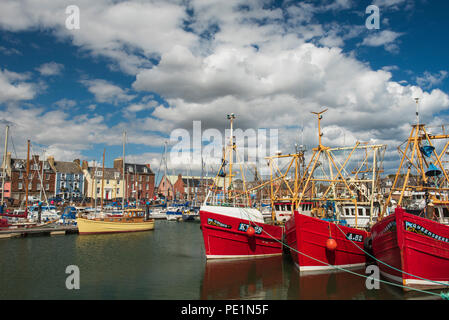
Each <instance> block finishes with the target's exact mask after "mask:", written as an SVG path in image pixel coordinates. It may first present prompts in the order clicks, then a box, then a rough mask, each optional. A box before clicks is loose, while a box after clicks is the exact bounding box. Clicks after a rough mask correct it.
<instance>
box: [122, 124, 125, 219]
mask: <svg viewBox="0 0 449 320" xmlns="http://www.w3.org/2000/svg"><path fill="white" fill-rule="evenodd" d="M125 139H126V132H125V130H123V162H122V171H123V177H122V184H123V188H122V190H123V197H122V213H124V212H125V194H124V192H125Z"/></svg>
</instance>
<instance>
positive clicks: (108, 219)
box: [76, 132, 154, 234]
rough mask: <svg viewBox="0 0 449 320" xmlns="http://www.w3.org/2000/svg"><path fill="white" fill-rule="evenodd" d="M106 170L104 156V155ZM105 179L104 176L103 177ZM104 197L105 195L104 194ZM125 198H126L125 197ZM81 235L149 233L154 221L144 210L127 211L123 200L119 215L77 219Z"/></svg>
mask: <svg viewBox="0 0 449 320" xmlns="http://www.w3.org/2000/svg"><path fill="white" fill-rule="evenodd" d="M103 168H104V154H103ZM122 170H123V175H124V173H125V132H123V167H122ZM102 176H103V177H102V179H104V174H103V175H102ZM122 188H123V189H122V190H125V179H124V178H123V177H122ZM102 197H103V194H102ZM123 198H124V197H123ZM76 222H77V225H78V232H79V234H99V233H122V232H138V231H149V230H153V229H154V219H153V218H150V217H149V215H148V213H147V214H145V212H144V210H143V209H127V210H125V202H124V199H122V211H121V212H119V213H117V212H113V213H108V212H100V214H98V213H97V212H96V211H95V213H94V214H92V215H83V216H79V217H78V218H77V219H76Z"/></svg>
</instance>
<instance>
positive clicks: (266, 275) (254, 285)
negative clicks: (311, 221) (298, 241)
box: [201, 256, 286, 300]
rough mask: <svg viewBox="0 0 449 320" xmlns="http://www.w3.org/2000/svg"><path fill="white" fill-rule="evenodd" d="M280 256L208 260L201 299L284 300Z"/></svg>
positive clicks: (282, 265)
mask: <svg viewBox="0 0 449 320" xmlns="http://www.w3.org/2000/svg"><path fill="white" fill-rule="evenodd" d="M283 269H284V260H283V257H282V256H274V257H265V258H254V259H249V260H248V259H226V260H207V261H206V266H205V270H204V277H203V282H202V285H201V299H210V300H215V299H220V300H221V299H285V287H286V286H285V283H284V281H285V279H284V272H283Z"/></svg>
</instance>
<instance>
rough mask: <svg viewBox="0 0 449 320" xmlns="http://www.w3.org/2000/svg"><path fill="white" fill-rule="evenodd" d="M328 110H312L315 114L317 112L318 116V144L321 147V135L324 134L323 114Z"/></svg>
mask: <svg viewBox="0 0 449 320" xmlns="http://www.w3.org/2000/svg"><path fill="white" fill-rule="evenodd" d="M326 111H327V109H324V110H323V111H321V112H312V113H313V114H316V115H317V116H318V144H319V147H320V148H321V147H322V145H321V137H322V136H323V133H322V132H321V119H323V116H322V114H323V113H325V112H326Z"/></svg>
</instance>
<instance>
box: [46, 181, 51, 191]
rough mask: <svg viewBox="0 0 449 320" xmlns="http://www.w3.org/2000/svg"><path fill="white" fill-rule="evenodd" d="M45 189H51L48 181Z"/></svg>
mask: <svg viewBox="0 0 449 320" xmlns="http://www.w3.org/2000/svg"><path fill="white" fill-rule="evenodd" d="M45 190H47V191H48V190H50V185H49V184H48V183H47V184H46V185H45Z"/></svg>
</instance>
